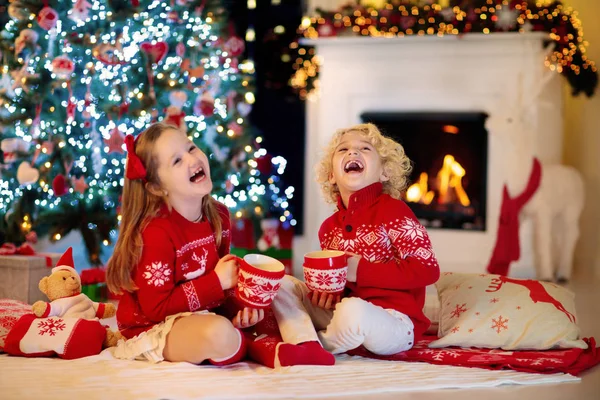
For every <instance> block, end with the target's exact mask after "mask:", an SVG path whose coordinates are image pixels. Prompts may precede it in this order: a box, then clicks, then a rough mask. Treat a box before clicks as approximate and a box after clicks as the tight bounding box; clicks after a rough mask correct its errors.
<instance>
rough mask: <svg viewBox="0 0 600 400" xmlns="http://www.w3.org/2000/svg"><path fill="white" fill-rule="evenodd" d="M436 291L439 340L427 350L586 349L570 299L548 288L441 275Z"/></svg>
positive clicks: (485, 277)
mask: <svg viewBox="0 0 600 400" xmlns="http://www.w3.org/2000/svg"><path fill="white" fill-rule="evenodd" d="M436 287H437V290H438V295H439V300H440V304H441V310H440V319H439V329H438V336H439V339H438V340H436V341H433V342H431V344H430V345H429V347H434V348H438V347H446V346H461V347H484V348H502V349H504V350H525V349H533V350H546V349H552V348H573V347H577V348H581V349H586V348H587V344H586V343H585V342H584V341H583V340H581V339H579V333H580V332H579V327H578V326H577V318H576V315H575V302H574V297H575V296H574V294H573V293H572V292H570V291H569V290H567V289H565V288H562V287H560V286H557V285H555V284H553V283H547V282H539V281H535V280H526V279H514V278H509V277H502V276H499V275H487V274H461V273H452V272H446V273H443V274H442V276H441V277H440V279H439V280H438V282H437V283H436Z"/></svg>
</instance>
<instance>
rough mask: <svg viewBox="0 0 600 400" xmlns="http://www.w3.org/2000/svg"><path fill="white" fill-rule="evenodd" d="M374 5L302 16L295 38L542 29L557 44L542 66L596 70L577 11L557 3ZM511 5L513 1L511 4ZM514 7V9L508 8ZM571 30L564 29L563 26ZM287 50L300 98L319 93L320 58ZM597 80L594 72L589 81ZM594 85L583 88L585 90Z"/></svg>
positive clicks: (309, 51)
mask: <svg viewBox="0 0 600 400" xmlns="http://www.w3.org/2000/svg"><path fill="white" fill-rule="evenodd" d="M371 3H372V4H375V3H377V4H376V6H375V7H373V6H369V5H366V6H361V5H348V6H344V7H342V8H341V9H339V10H337V11H332V12H324V11H320V15H317V16H312V17H304V18H303V19H302V23H301V25H300V27H299V29H298V32H299V35H300V37H304V38H309V39H316V38H322V37H330V36H368V37H384V38H394V37H403V36H413V35H416V36H426V35H436V36H440V37H442V36H445V35H460V34H464V33H471V32H479V33H483V34H492V33H496V32H503V31H511V32H521V33H524V32H528V31H531V30H545V31H547V32H548V34H549V38H550V39H551V40H553V41H554V42H555V43H556V49H555V51H554V52H553V53H552V54H550V55H549V56H548V57H547V59H546V61H545V65H546V66H547V67H548V68H550V69H551V70H553V71H557V72H558V73H563V74H566V73H572V74H574V75H575V76H578V75H580V74H581V73H582V72H588V73H593V74H596V72H597V67H596V65H595V64H594V62H593V61H592V60H590V59H589V58H588V57H587V55H586V47H587V45H588V44H587V42H586V41H585V40H584V39H583V28H582V24H581V21H580V20H579V18H578V15H577V12H576V11H574V10H573V9H572V8H570V7H565V6H564V5H562V4H561V3H560V2H547V1H546V2H542V1H538V2H536V4H535V6H534V7H532V6H531V5H529V4H528V3H527V2H526V1H522V2H516V4H514V3H515V2H513V1H508V0H503V1H496V0H487V1H486V4H487V5H484V6H481V7H475V6H473V5H472V2H469V1H463V2H462V3H463V5H462V6H454V7H451V6H450V2H449V1H448V0H439V1H438V2H437V3H433V4H424V5H420V6H419V5H410V4H407V2H406V1H398V0H396V1H393V0H392V1H374V2H371ZM511 4H512V5H511ZM513 6H514V8H513ZM566 25H570V26H572V31H571V32H570V31H565V29H566V28H565V26H566ZM290 49H292V50H294V51H297V54H298V56H297V58H296V59H295V61H294V70H295V73H294V75H293V76H292V78H291V79H290V85H291V86H292V87H293V88H294V89H295V90H296V91H297V92H298V94H299V95H300V97H301V98H302V99H307V98H310V97H311V96H314V95H315V94H317V93H318V89H319V81H318V72H319V65H320V64H321V60H320V58H319V56H318V55H317V54H315V51H314V48H312V47H306V46H302V45H301V44H299V41H294V42H292V43H291V44H290ZM596 84H597V77H596V78H594V79H592V80H591V83H589V84H588V85H593V86H594V88H595V85H596ZM594 88H585V89H586V92H587V93H588V94H589V93H590V91H591V92H593V89H594Z"/></svg>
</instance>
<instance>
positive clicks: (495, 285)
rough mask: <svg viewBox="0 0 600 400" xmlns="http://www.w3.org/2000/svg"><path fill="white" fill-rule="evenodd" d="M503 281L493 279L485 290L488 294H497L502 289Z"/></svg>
mask: <svg viewBox="0 0 600 400" xmlns="http://www.w3.org/2000/svg"><path fill="white" fill-rule="evenodd" d="M503 283H504V281H503V280H502V279H500V278H493V279H492V281H491V282H490V284H489V286H488V288H487V289H486V290H485V291H486V292H488V293H493V292H497V291H498V290H500V288H501V287H502V284H503Z"/></svg>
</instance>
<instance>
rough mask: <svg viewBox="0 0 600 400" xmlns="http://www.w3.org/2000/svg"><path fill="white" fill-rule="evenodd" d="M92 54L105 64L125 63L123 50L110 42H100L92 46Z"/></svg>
mask: <svg viewBox="0 0 600 400" xmlns="http://www.w3.org/2000/svg"><path fill="white" fill-rule="evenodd" d="M92 55H93V56H94V57H95V58H96V59H98V60H99V61H101V62H103V63H104V64H107V65H117V64H125V58H124V56H123V52H122V51H121V49H119V48H118V47H116V46H113V45H112V44H110V43H101V44H99V45H97V46H96V47H94V49H93V50H92Z"/></svg>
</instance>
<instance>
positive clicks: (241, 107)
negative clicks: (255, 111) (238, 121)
mask: <svg viewBox="0 0 600 400" xmlns="http://www.w3.org/2000/svg"><path fill="white" fill-rule="evenodd" d="M236 108H237V110H238V112H239V113H240V115H241V116H242V117H247V116H248V114H250V111H252V104H248V103H246V102H245V101H240V102H239V103H237V106H236Z"/></svg>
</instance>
